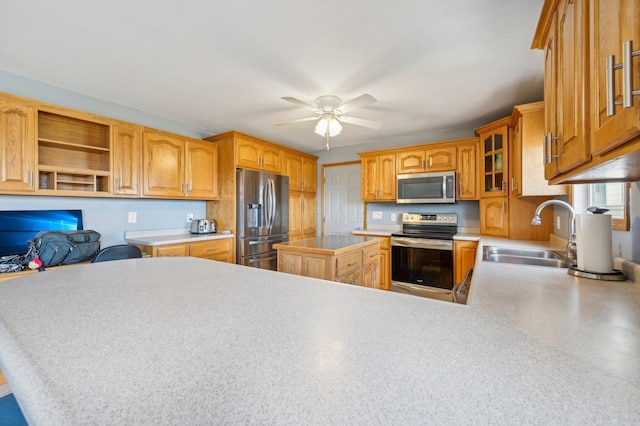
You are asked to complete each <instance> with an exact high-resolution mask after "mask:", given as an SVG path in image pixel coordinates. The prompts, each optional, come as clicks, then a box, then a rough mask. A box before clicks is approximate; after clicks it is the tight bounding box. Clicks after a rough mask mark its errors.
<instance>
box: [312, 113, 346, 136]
mask: <svg viewBox="0 0 640 426" xmlns="http://www.w3.org/2000/svg"><path fill="white" fill-rule="evenodd" d="M314 131H315V133H317V134H319V135H320V136H326V135H327V132H329V136H331V137H334V136H337V135H339V134H340V132H341V131H342V125H341V124H340V121H338V119H337V118H335V117H332V116H331V115H330V114H326V115H323V116H322V117H320V119H319V120H318V124H316V129H315V130H314Z"/></svg>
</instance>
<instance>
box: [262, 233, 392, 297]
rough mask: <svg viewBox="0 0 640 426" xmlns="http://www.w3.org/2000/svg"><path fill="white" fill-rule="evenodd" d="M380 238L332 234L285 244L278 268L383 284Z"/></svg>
mask: <svg viewBox="0 0 640 426" xmlns="http://www.w3.org/2000/svg"><path fill="white" fill-rule="evenodd" d="M380 243H381V240H380V239H379V238H373V237H360V236H355V235H329V236H325V237H317V238H309V239H305V240H298V241H292V242H288V243H283V244H275V245H274V246H273V248H275V249H276V250H278V271H279V272H285V273H289V274H296V275H303V276H305V277H312V278H321V279H325V280H330V281H337V282H341V283H347V284H354V285H360V286H363V287H371V288H379V287H380Z"/></svg>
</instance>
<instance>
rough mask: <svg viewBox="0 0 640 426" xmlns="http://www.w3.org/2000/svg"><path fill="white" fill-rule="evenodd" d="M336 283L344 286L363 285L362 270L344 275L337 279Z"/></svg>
mask: <svg viewBox="0 0 640 426" xmlns="http://www.w3.org/2000/svg"><path fill="white" fill-rule="evenodd" d="M336 281H337V282H339V283H344V284H353V285H361V284H362V282H361V281H362V272H361V271H360V270H358V271H355V272H351V273H349V274H345V275H342V276H340V277H338V278H336Z"/></svg>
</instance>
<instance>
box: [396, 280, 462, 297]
mask: <svg viewBox="0 0 640 426" xmlns="http://www.w3.org/2000/svg"><path fill="white" fill-rule="evenodd" d="M391 284H393V285H394V286H396V287H398V288H403V289H405V290H409V291H414V292H415V291H417V292H423V293H425V292H429V293H441V294H444V295H450V294H451V293H452V291H451V290H447V289H444V288H442V289H440V288H435V287H427V286H423V285H416V284H409V283H401V282H399V281H392V282H391Z"/></svg>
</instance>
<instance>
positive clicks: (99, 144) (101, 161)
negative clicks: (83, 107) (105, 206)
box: [38, 111, 111, 193]
mask: <svg viewBox="0 0 640 426" xmlns="http://www.w3.org/2000/svg"><path fill="white" fill-rule="evenodd" d="M110 178H111V137H110V127H109V125H107V124H103V123H98V122H93V121H87V120H82V119H79V118H74V117H69V116H65V115H60V114H55V113H52V112H47V111H38V187H39V189H40V190H41V191H42V190H45V191H46V190H51V191H75V192H89V193H108V192H109V182H110Z"/></svg>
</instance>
